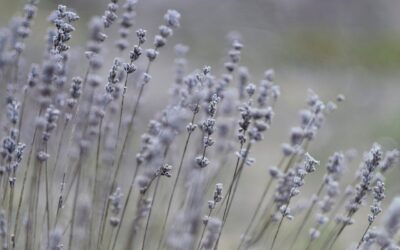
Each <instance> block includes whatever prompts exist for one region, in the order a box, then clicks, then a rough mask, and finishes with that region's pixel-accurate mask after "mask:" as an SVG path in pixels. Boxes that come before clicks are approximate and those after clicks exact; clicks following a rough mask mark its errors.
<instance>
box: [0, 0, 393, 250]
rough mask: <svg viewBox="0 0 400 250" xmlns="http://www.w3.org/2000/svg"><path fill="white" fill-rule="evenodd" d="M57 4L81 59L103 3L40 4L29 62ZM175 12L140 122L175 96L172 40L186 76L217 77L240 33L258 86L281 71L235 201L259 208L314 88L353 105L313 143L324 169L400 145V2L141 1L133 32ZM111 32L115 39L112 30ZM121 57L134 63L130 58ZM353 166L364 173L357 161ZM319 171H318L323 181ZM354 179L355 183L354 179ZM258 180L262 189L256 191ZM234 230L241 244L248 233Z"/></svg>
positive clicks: (9, 7) (17, 2)
mask: <svg viewBox="0 0 400 250" xmlns="http://www.w3.org/2000/svg"><path fill="white" fill-rule="evenodd" d="M120 2H121V3H122V2H123V1H120ZM23 4H24V2H23V1H21V0H14V1H11V0H0V24H1V26H4V25H6V24H7V23H8V22H9V20H10V18H11V16H12V15H14V14H15V13H20V14H22V9H23ZM57 4H66V5H67V6H68V7H71V8H73V9H75V10H76V11H77V12H78V14H79V15H80V17H81V19H80V20H79V21H78V22H77V23H76V27H77V30H76V32H75V33H74V34H73V40H72V41H71V45H72V47H73V48H74V49H78V50H76V52H74V53H77V54H78V55H79V53H81V52H82V48H83V46H84V44H85V40H86V37H87V35H86V31H87V22H88V21H89V20H90V17H91V16H93V15H102V14H103V12H104V9H105V6H106V1H105V0H68V1H67V0H65V1H50V0H47V1H44V0H42V1H41V3H40V5H39V14H38V16H37V18H36V20H35V25H34V28H33V29H34V31H33V32H34V33H33V35H32V36H31V37H30V38H29V39H28V42H27V49H26V51H25V52H24V53H25V57H26V58H27V61H29V62H33V61H37V62H39V61H40V60H41V56H42V51H43V49H44V48H45V43H44V36H45V33H46V29H47V27H48V23H47V21H46V18H47V16H48V14H49V13H50V11H51V10H53V9H54V8H55V7H56V6H57ZM169 8H173V9H177V10H179V11H180V12H181V13H182V20H181V28H179V29H178V30H176V32H175V36H174V37H173V38H172V39H171V40H169V41H168V46H167V47H166V48H165V49H163V50H162V51H161V54H160V57H159V59H160V60H158V61H157V62H156V63H155V65H154V68H153V72H154V74H153V79H154V82H152V84H151V85H150V86H149V89H148V92H147V93H146V96H147V97H151V98H150V99H149V98H145V102H146V100H147V103H146V105H143V106H142V107H146V108H147V109H148V112H142V117H143V119H142V121H141V122H140V123H141V124H142V125H144V124H146V123H147V120H148V119H150V118H151V117H152V116H153V114H154V113H156V111H157V110H159V109H160V107H162V106H163V104H164V103H166V101H167V98H168V96H167V95H165V93H166V92H165V91H163V90H165V89H166V88H167V87H168V86H170V83H172V82H173V78H174V75H173V72H174V66H173V60H174V52H173V45H174V44H175V43H184V44H186V45H188V46H189V47H190V51H189V53H188V59H189V70H193V69H195V68H198V67H202V65H205V64H207V65H211V66H212V67H213V71H214V74H217V73H218V72H222V71H223V67H222V65H223V62H224V56H225V54H226V48H227V39H226V37H227V34H228V33H229V32H231V31H237V32H239V33H240V34H241V36H242V41H243V43H244V46H245V47H244V50H243V56H242V61H241V64H242V65H245V66H248V67H249V69H250V73H251V75H252V78H251V79H252V81H254V82H255V83H257V82H258V81H259V80H260V79H261V78H262V76H263V72H264V70H266V69H268V68H274V69H275V72H276V83H277V84H279V85H280V86H281V91H282V96H281V99H280V100H279V102H278V104H277V107H276V110H275V113H276V117H275V121H274V124H273V126H272V129H271V130H270V131H269V132H268V134H267V135H266V138H265V141H264V142H263V144H262V145H261V146H260V147H258V149H257V150H256V152H255V153H254V156H255V157H256V159H257V164H256V166H255V167H254V168H253V169H250V170H249V171H245V173H244V176H243V178H244V179H243V181H242V188H243V190H244V191H243V192H242V193H241V195H240V196H239V197H238V203H241V204H248V206H254V205H255V203H256V202H257V200H255V199H254V197H258V196H259V195H260V193H261V192H262V189H263V184H262V183H263V181H264V180H265V179H266V178H268V173H267V171H266V167H267V166H269V165H271V164H276V162H277V161H278V158H279V155H280V144H281V143H282V142H285V141H287V139H288V135H289V129H290V127H291V126H292V125H296V124H298V114H297V112H298V110H299V109H300V108H302V107H304V106H305V98H306V96H307V89H308V88H311V89H313V90H314V91H316V92H317V93H318V94H319V95H320V96H321V97H322V98H323V99H324V100H334V99H335V97H336V95H337V94H339V93H342V94H344V95H345V96H346V101H345V102H344V103H342V104H341V105H340V106H339V108H338V110H337V111H336V112H334V113H333V114H332V115H330V116H329V117H328V119H327V121H326V123H325V126H324V127H323V129H322V130H321V131H320V133H319V135H318V137H317V139H316V141H314V142H313V143H312V145H311V148H310V152H311V153H312V154H313V155H315V157H316V158H318V159H319V160H321V162H322V164H325V163H326V160H327V157H328V156H329V155H330V154H332V153H333V152H334V151H337V150H343V151H346V150H348V149H350V148H356V149H358V150H359V151H360V152H362V151H364V150H367V149H368V148H369V147H370V146H371V145H372V143H373V142H375V141H377V142H379V143H381V144H382V145H383V146H384V148H385V149H392V148H394V147H399V144H400V72H399V69H400V15H399V14H398V10H399V9H400V1H398V0H385V1H376V0H331V1H322V0H218V1H216V0H168V1H166V0H141V1H140V0H139V4H138V6H137V17H136V24H135V25H134V29H137V28H142V27H143V28H145V29H147V30H148V34H149V40H150V41H151V40H152V38H151V37H152V36H153V35H154V34H155V33H156V32H157V27H158V25H159V24H160V23H161V22H162V15H163V13H164V12H165V11H166V10H167V9H169ZM113 32H114V34H115V35H116V34H117V33H116V31H115V29H114V31H113ZM110 36H112V34H110ZM109 45H110V46H109V48H108V50H107V52H106V53H108V55H115V53H116V50H115V48H114V47H113V46H112V44H109ZM79 48H80V49H81V50H79ZM126 53H128V52H126ZM122 56H125V58H127V56H128V55H127V54H126V55H122ZM81 58H83V57H81ZM105 58H109V60H107V61H106V62H105V63H106V65H105V66H104V75H106V73H107V71H108V68H109V65H110V64H111V63H112V58H111V57H105ZM74 67H76V68H77V69H78V70H81V71H82V72H83V68H84V67H83V66H82V69H80V68H79V64H78V65H75V66H74ZM155 98H158V99H155ZM151 100H159V102H154V101H151ZM360 155H361V154H360ZM357 160H359V159H357ZM353 165H354V166H353V167H354V168H355V167H357V166H358V161H356V163H355V164H353ZM322 174H323V173H322V171H320V173H319V176H318V178H320V176H321V175H322ZM399 174H400V172H399V171H398V170H396V172H394V174H393V175H391V176H389V177H388V179H387V182H388V184H387V186H388V192H389V195H388V196H392V195H393V194H398V193H399V192H400V185H398V184H397V176H399ZM349 175H351V176H349V179H351V177H352V174H350V173H349ZM246 180H251V181H246ZM315 180H317V177H315ZM257 183H260V185H259V187H258V186H257ZM314 184H315V185H319V181H318V182H317V181H315V182H313V181H311V182H310V183H308V185H307V186H306V188H308V189H309V190H312V189H313V187H314ZM314 189H315V187H314ZM249 193H251V195H248V194H249ZM232 212H233V214H232V218H236V219H237V221H238V222H239V223H240V222H241V220H242V217H243V216H239V215H242V214H243V213H246V211H244V210H243V208H236V209H234V210H233V211H232ZM250 212H251V211H250V210H249V211H248V213H250ZM246 216H247V215H246ZM356 219H357V220H360V221H362V223H364V224H361V226H362V227H363V226H365V224H366V223H367V221H366V218H365V214H364V217H363V216H360V217H359V218H358V217H357V218H356ZM245 221H246V220H244V221H243V222H245ZM230 230H232V232H230V233H232V235H235V237H236V236H237V235H238V232H239V231H240V230H242V229H241V228H237V229H235V228H233V229H230ZM345 237H346V236H345ZM347 237H349V236H347ZM357 237H358V236H357ZM357 237H356V238H357ZM357 239H358V238H357ZM353 240H354V239H353ZM235 243H236V242H235ZM222 246H224V247H226V249H229V242H223V243H222Z"/></svg>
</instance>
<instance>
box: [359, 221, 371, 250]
mask: <svg viewBox="0 0 400 250" xmlns="http://www.w3.org/2000/svg"><path fill="white" fill-rule="evenodd" d="M371 225H372V222H369V223H368V226H367V228H366V229H365V231H364V233H363V235H362V236H361V239H360V241H359V242H358V245H357V250H358V249H360V247H361V245H362V243H363V242H364V237H365V235H366V234H367V232H368V230H369V228H370V227H371Z"/></svg>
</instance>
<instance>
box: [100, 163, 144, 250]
mask: <svg viewBox="0 0 400 250" xmlns="http://www.w3.org/2000/svg"><path fill="white" fill-rule="evenodd" d="M139 167H140V165H138V166H136V168H135V171H134V173H133V175H132V179H131V184H130V186H129V190H128V194H127V196H126V202H125V204H124V207H123V208H122V212H121V219H120V223H119V224H118V226H117V232H116V235H115V237H114V241H113V244H112V248H111V249H112V250H114V249H115V246H116V243H117V239H118V235H119V231H120V229H121V224H122V222H123V221H124V220H123V219H124V217H125V212H126V209H127V207H128V204H129V199H130V197H131V194H132V190H133V186H134V184H135V179H136V175H137V173H138V170H139ZM97 249H99V243H98V247H97Z"/></svg>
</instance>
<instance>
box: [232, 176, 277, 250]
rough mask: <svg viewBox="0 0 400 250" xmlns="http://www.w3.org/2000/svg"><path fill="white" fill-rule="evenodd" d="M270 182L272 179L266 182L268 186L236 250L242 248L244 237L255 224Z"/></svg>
mask: <svg viewBox="0 0 400 250" xmlns="http://www.w3.org/2000/svg"><path fill="white" fill-rule="evenodd" d="M272 180H273V179H272V178H271V179H270V180H269V181H268V184H267V186H266V187H265V189H264V192H263V194H262V195H261V197H262V198H261V199H260V201H259V202H258V204H257V207H256V211H254V213H253V216H252V217H251V219H250V222H249V224H248V225H247V228H246V230H245V231H244V234H243V236H242V239H241V240H240V244H239V247H238V249H240V248H241V247H242V245H243V244H244V243H245V242H246V237H247V235H248V233H249V231H250V229H251V227H252V225H253V223H254V222H255V220H256V218H257V215H258V213H259V211H260V209H261V206H262V204H263V202H264V200H265V198H266V196H267V194H268V191H269V189H270V187H271V184H272Z"/></svg>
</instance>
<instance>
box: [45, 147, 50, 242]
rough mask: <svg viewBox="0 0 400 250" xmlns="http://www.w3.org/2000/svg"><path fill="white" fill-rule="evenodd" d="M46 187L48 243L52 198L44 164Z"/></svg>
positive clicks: (46, 166)
mask: <svg viewBox="0 0 400 250" xmlns="http://www.w3.org/2000/svg"><path fill="white" fill-rule="evenodd" d="M44 148H45V152H46V153H47V142H44ZM44 168H45V169H44V171H45V185H46V212H45V213H46V215H47V217H46V220H47V241H48V240H50V197H49V192H50V191H49V180H48V165H47V161H45V162H44Z"/></svg>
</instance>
